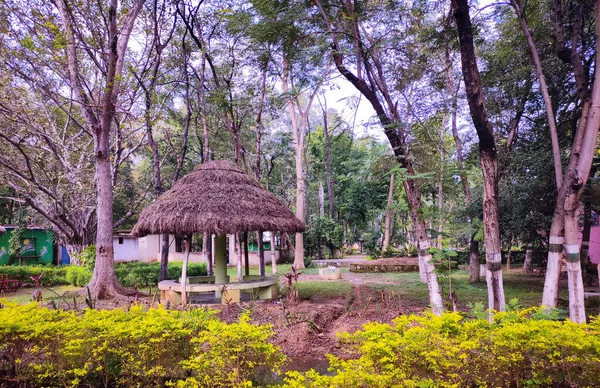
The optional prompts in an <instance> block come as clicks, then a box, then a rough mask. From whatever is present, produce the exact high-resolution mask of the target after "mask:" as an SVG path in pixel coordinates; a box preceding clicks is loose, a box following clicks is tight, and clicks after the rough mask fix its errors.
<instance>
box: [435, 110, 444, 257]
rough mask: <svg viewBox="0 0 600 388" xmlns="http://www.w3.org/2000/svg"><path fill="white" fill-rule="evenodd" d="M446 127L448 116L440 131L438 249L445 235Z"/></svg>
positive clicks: (441, 246) (440, 247)
mask: <svg viewBox="0 0 600 388" xmlns="http://www.w3.org/2000/svg"><path fill="white" fill-rule="evenodd" d="M445 127H446V114H444V117H443V119H442V128H441V129H440V176H439V179H438V211H439V213H440V219H439V224H438V236H437V247H438V249H442V248H443V244H442V240H443V237H442V234H443V233H444V129H445Z"/></svg>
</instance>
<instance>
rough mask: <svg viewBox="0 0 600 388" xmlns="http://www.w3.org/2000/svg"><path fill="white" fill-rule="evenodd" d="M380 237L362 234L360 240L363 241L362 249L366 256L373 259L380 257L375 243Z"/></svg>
mask: <svg viewBox="0 0 600 388" xmlns="http://www.w3.org/2000/svg"><path fill="white" fill-rule="evenodd" d="M379 237H380V233H371V232H368V233H363V235H362V240H363V247H364V249H365V251H366V252H367V255H369V256H371V257H372V258H373V259H376V258H378V257H379V256H381V250H380V249H379V246H378V245H377V241H378V240H379Z"/></svg>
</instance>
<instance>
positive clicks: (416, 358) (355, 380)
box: [286, 309, 600, 388]
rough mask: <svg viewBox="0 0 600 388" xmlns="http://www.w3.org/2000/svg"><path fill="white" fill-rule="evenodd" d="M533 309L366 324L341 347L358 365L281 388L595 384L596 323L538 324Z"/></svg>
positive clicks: (599, 356)
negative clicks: (489, 316) (491, 320)
mask: <svg viewBox="0 0 600 388" xmlns="http://www.w3.org/2000/svg"><path fill="white" fill-rule="evenodd" d="M538 317H542V315H541V314H539V311H537V310H536V309H527V310H521V311H517V312H509V313H497V314H495V317H494V323H489V322H488V321H487V320H481V319H475V320H468V319H466V318H464V317H463V316H462V315H460V314H455V313H447V314H444V315H442V316H440V317H435V316H431V315H426V316H415V315H411V316H402V317H399V318H396V319H395V320H394V321H393V323H392V324H391V325H388V324H379V323H369V324H366V325H365V326H364V330H362V331H358V332H356V333H354V334H344V335H342V336H341V338H340V339H341V341H342V342H343V343H344V344H346V346H348V347H349V348H350V349H351V350H353V351H354V352H355V354H356V359H351V360H342V359H339V358H336V357H333V356H330V362H331V368H330V370H331V371H332V372H333V373H332V375H331V376H325V375H320V374H318V373H316V372H314V371H311V372H309V373H304V374H302V373H290V374H288V377H287V379H286V386H287V387H343V388H350V387H396V386H397V387H428V386H431V387H471V386H477V387H503V386H505V387H520V386H572V387H588V386H594V385H597V384H598V381H600V330H599V329H600V323H599V321H598V319H595V320H593V321H592V322H591V323H590V324H587V325H580V324H574V323H572V322H570V321H552V320H544V319H536V318H538Z"/></svg>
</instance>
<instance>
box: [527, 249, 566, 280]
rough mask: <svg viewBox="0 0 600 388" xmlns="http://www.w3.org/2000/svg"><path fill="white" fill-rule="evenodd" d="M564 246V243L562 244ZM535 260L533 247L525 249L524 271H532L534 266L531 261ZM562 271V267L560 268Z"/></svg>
mask: <svg viewBox="0 0 600 388" xmlns="http://www.w3.org/2000/svg"><path fill="white" fill-rule="evenodd" d="M561 247H562V244H561ZM532 260H533V249H527V250H525V261H524V262H523V273H525V274H526V273H531V272H532V271H533V267H532V264H531V261H532ZM559 271H560V268H559Z"/></svg>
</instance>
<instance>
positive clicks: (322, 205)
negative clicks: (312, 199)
mask: <svg viewBox="0 0 600 388" xmlns="http://www.w3.org/2000/svg"><path fill="white" fill-rule="evenodd" d="M317 179H318V181H319V216H320V217H324V216H325V189H324V188H323V179H321V174H319V176H318V178H317Z"/></svg>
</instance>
